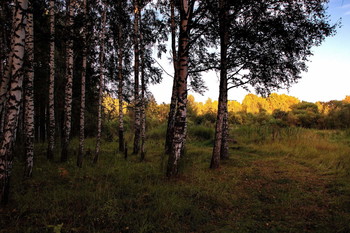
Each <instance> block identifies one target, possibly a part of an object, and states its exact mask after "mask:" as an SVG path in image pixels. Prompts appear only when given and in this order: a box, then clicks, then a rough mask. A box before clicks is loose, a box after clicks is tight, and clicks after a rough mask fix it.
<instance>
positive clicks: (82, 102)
mask: <svg viewBox="0 0 350 233" xmlns="http://www.w3.org/2000/svg"><path fill="white" fill-rule="evenodd" d="M83 10H84V26H83V33H82V36H83V43H84V45H83V64H82V66H83V67H82V72H81V96H80V129H79V151H78V158H77V166H78V167H82V166H83V154H84V140H85V79H86V56H87V45H86V14H87V7H86V0H83Z"/></svg>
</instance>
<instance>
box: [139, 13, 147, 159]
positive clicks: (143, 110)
mask: <svg viewBox="0 0 350 233" xmlns="http://www.w3.org/2000/svg"><path fill="white" fill-rule="evenodd" d="M141 18H142V17H141V12H140V27H141ZM140 45H141V46H140V47H141V53H140V55H141V161H144V159H145V156H146V151H145V143H146V98H145V92H146V82H145V55H144V52H145V47H144V42H143V35H142V33H141V32H140Z"/></svg>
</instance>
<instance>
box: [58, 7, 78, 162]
mask: <svg viewBox="0 0 350 233" xmlns="http://www.w3.org/2000/svg"><path fill="white" fill-rule="evenodd" d="M74 3H75V0H66V8H67V19H66V29H67V35H68V38H67V43H66V75H65V76H66V87H65V97H64V123H63V138H62V146H61V147H62V148H61V162H65V161H67V159H68V146H69V141H70V131H71V126H72V125H71V124H72V122H71V119H72V94H73V90H72V87H73V38H72V35H73V30H72V27H73V16H74Z"/></svg>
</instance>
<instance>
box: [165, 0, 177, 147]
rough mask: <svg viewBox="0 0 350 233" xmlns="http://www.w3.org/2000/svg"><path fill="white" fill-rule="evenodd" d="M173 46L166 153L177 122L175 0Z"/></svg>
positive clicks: (172, 10)
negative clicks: (172, 74) (171, 86)
mask: <svg viewBox="0 0 350 233" xmlns="http://www.w3.org/2000/svg"><path fill="white" fill-rule="evenodd" d="M170 4H171V12H170V14H171V48H172V52H173V66H174V80H173V89H172V94H171V101H170V110H169V115H168V126H167V131H166V138H165V153H166V154H171V150H172V144H173V135H174V124H175V115H176V108H177V88H176V83H177V78H178V61H177V53H176V43H175V37H176V24H175V3H174V0H171V2H170Z"/></svg>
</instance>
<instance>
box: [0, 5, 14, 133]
mask: <svg viewBox="0 0 350 233" xmlns="http://www.w3.org/2000/svg"><path fill="white" fill-rule="evenodd" d="M15 21H16V9H15V8H14V9H13V12H12V27H11V35H13V34H14V31H15ZM4 40H5V38H4ZM13 40H14V38H13V37H11V44H10V51H9V53H8V56H7V62H6V66H5V68H4V71H3V73H4V76H3V77H2V78H1V84H0V133H1V134H2V133H3V130H4V123H5V114H6V101H7V98H8V89H9V83H10V79H11V71H12V60H13V53H14V45H15V44H14V42H13Z"/></svg>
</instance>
